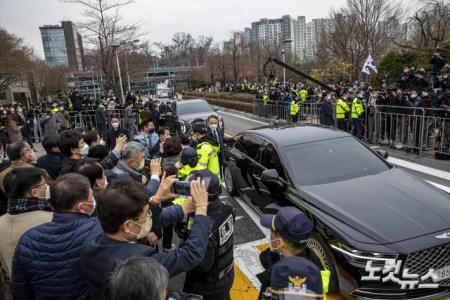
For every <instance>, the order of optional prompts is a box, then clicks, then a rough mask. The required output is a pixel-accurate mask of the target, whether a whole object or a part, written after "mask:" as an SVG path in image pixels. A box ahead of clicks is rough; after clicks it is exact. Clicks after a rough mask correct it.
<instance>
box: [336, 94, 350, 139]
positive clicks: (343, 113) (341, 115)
mask: <svg viewBox="0 0 450 300" xmlns="http://www.w3.org/2000/svg"><path fill="white" fill-rule="evenodd" d="M349 112H350V108H349V107H348V105H347V102H345V100H343V99H342V98H341V97H339V99H338V101H337V102H336V120H337V128H338V129H340V130H343V131H347V114H348V113H349Z"/></svg>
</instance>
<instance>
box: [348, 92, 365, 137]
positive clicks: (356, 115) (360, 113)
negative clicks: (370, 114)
mask: <svg viewBox="0 0 450 300" xmlns="http://www.w3.org/2000/svg"><path fill="white" fill-rule="evenodd" d="M351 116H352V124H353V130H352V134H353V135H354V136H356V137H357V138H358V139H360V140H361V139H362V137H363V125H362V122H363V118H364V106H363V103H362V101H361V100H360V99H358V98H357V97H355V98H354V99H353V102H352V114H351Z"/></svg>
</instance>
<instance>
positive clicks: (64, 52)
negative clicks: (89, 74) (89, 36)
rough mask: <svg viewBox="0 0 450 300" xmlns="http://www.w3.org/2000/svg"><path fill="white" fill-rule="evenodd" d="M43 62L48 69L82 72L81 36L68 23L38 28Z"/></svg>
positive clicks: (73, 26)
mask: <svg viewBox="0 0 450 300" xmlns="http://www.w3.org/2000/svg"><path fill="white" fill-rule="evenodd" d="M39 29H40V31H41V37H42V45H43V47H44V54H45V61H46V63H47V65H48V66H49V67H59V66H66V67H69V68H70V69H71V70H73V71H77V72H81V71H83V70H84V51H83V42H82V38H81V35H80V34H79V33H78V32H77V31H76V27H75V25H74V24H73V23H72V22H70V21H63V22H61V26H59V25H45V26H42V27H39Z"/></svg>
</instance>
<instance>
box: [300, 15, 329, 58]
mask: <svg viewBox="0 0 450 300" xmlns="http://www.w3.org/2000/svg"><path fill="white" fill-rule="evenodd" d="M333 24H334V23H333V20H331V19H313V20H312V21H311V22H306V18H305V17H304V16H300V17H297V19H296V20H293V27H294V29H293V32H294V42H293V44H294V47H293V51H294V55H295V57H296V58H297V59H299V60H308V59H312V58H314V57H315V55H316V53H317V47H318V46H319V43H320V41H321V40H322V39H324V38H325V37H326V34H327V33H328V32H330V30H331V29H332V28H333Z"/></svg>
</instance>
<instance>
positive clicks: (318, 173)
mask: <svg viewBox="0 0 450 300" xmlns="http://www.w3.org/2000/svg"><path fill="white" fill-rule="evenodd" d="M284 151H285V153H286V159H287V167H288V168H289V169H290V172H289V173H291V174H292V179H293V180H294V181H295V183H296V184H298V185H301V186H308V185H318V184H325V183H330V182H338V181H343V180H348V179H352V178H357V177H362V176H367V175H373V174H378V173H380V172H383V171H386V170H388V169H389V166H388V165H387V164H386V163H384V162H383V161H382V160H381V158H379V157H377V156H376V155H375V154H374V153H372V152H371V151H369V150H368V149H367V148H366V147H364V146H363V145H362V144H361V143H359V142H358V141H356V140H355V139H354V138H352V137H345V138H339V139H332V140H324V141H317V142H311V143H305V144H299V145H293V146H288V147H285V148H284ZM349 188H351V187H350V186H349Z"/></svg>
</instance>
